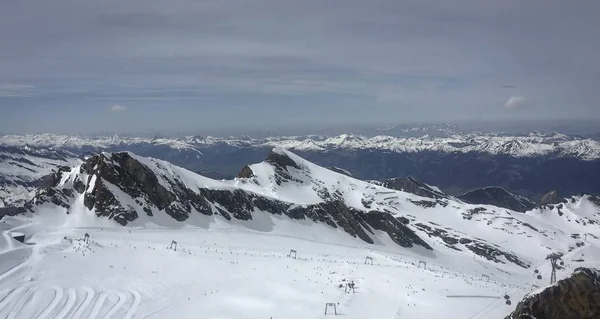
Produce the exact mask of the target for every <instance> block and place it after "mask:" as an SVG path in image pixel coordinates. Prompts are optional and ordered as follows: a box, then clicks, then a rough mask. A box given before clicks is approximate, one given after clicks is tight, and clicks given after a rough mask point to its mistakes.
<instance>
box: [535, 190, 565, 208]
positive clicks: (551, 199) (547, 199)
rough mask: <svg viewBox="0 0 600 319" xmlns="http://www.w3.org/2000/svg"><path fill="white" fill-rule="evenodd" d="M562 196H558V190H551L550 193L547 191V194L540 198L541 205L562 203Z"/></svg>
mask: <svg viewBox="0 0 600 319" xmlns="http://www.w3.org/2000/svg"><path fill="white" fill-rule="evenodd" d="M560 201H561V198H560V197H558V192H557V191H551V192H549V193H547V194H546V195H544V196H542V198H541V199H540V206H545V205H555V204H558V203H560Z"/></svg>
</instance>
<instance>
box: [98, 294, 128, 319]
mask: <svg viewBox="0 0 600 319" xmlns="http://www.w3.org/2000/svg"><path fill="white" fill-rule="evenodd" d="M116 294H117V296H118V297H119V300H118V301H117V303H116V304H115V305H114V306H113V307H112V308H110V310H109V311H108V312H107V313H106V314H105V315H104V317H102V319H110V318H111V317H112V316H113V315H114V314H115V313H116V312H117V310H119V309H120V308H121V307H123V305H125V301H127V296H125V294H123V293H120V292H117V293H116Z"/></svg>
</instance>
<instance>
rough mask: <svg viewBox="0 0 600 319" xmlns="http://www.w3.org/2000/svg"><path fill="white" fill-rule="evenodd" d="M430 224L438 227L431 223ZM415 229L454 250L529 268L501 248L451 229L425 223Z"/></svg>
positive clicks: (524, 262)
mask: <svg viewBox="0 0 600 319" xmlns="http://www.w3.org/2000/svg"><path fill="white" fill-rule="evenodd" d="M430 224H432V225H435V226H439V225H436V224H435V223H432V222H430ZM414 225H415V227H416V228H417V229H419V230H421V231H423V232H425V233H427V235H429V236H430V237H438V238H440V239H441V240H442V241H443V242H444V244H445V245H446V246H447V247H449V248H452V249H454V250H462V249H461V247H459V246H458V244H460V245H462V246H464V247H465V248H467V249H469V250H470V251H472V252H473V253H475V254H477V255H479V256H481V257H483V258H485V259H487V260H490V261H493V262H496V263H502V264H503V263H504V261H503V260H502V259H499V257H501V256H503V257H504V258H505V259H506V260H508V261H510V262H512V263H514V264H516V265H518V266H520V267H523V268H529V267H530V265H529V263H528V262H526V261H523V260H521V259H519V258H518V257H517V256H516V255H515V254H513V253H510V252H506V251H503V250H501V249H500V248H499V247H495V246H492V245H490V244H488V243H486V242H484V241H483V240H481V239H478V238H465V237H462V236H464V235H463V234H459V233H457V232H455V231H453V230H451V229H442V228H440V227H435V226H429V225H426V224H423V223H416V224H414Z"/></svg>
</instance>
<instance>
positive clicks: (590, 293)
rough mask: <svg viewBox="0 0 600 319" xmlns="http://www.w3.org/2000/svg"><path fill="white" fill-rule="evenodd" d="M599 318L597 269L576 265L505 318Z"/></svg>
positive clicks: (526, 299)
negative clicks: (568, 275) (563, 276)
mask: <svg viewBox="0 0 600 319" xmlns="http://www.w3.org/2000/svg"><path fill="white" fill-rule="evenodd" d="M531 318H535V319H597V318H600V271H598V270H597V269H590V268H577V269H575V271H574V272H573V274H572V275H571V277H569V278H567V279H564V280H561V281H559V282H558V283H556V284H555V285H553V286H550V287H548V288H546V289H545V290H543V291H542V292H540V293H537V294H534V295H530V296H527V297H525V299H523V301H521V302H520V303H519V304H518V305H517V308H516V309H515V311H514V312H513V313H511V314H510V315H509V316H507V317H506V319H531Z"/></svg>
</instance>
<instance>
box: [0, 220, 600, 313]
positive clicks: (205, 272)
mask: <svg viewBox="0 0 600 319" xmlns="http://www.w3.org/2000/svg"><path fill="white" fill-rule="evenodd" d="M69 218H74V217H73V216H69V217H66V219H69ZM206 218H207V219H208V218H209V217H206ZM209 222H210V225H211V226H210V227H209V228H198V227H184V228H180V229H172V228H161V227H132V228H124V227H120V226H115V225H114V224H113V225H110V224H108V225H106V226H107V227H70V228H64V227H58V226H57V227H52V226H50V227H49V226H48V225H47V224H46V225H39V224H36V221H35V220H34V219H31V218H28V217H24V216H18V217H10V218H8V217H7V218H5V219H4V220H3V221H2V222H0V225H1V226H2V229H3V230H2V237H1V238H2V239H1V240H2V241H1V242H0V249H1V253H0V261H1V262H0V273H2V275H0V287H1V290H0V300H1V301H0V317H1V318H199V317H200V318H302V319H305V318H326V317H330V316H331V317H334V315H333V314H328V315H325V314H324V310H325V304H326V303H335V304H336V308H337V309H336V310H337V312H338V314H342V315H343V318H394V319H395V318H428V317H440V318H503V317H504V316H505V315H506V314H507V313H509V312H510V311H511V310H512V309H513V308H512V307H514V304H513V306H507V305H505V304H504V300H503V299H496V298H499V297H500V298H501V297H502V296H503V295H504V294H505V293H509V294H510V296H511V299H512V300H513V301H514V302H516V301H518V300H520V299H521V298H522V297H523V296H524V295H525V294H526V293H527V292H529V291H531V290H533V289H537V286H541V285H545V284H546V281H547V278H544V279H543V281H538V280H537V279H535V278H534V277H533V272H532V269H527V270H525V269H522V270H519V269H518V267H513V268H510V269H511V270H510V271H507V270H506V269H502V268H499V267H498V268H497V267H495V266H493V265H490V264H487V263H485V262H482V261H480V260H478V259H475V258H468V257H461V256H460V255H451V254H445V253H440V252H436V253H435V254H431V253H429V252H426V251H424V250H423V251H419V250H402V249H399V248H398V246H397V245H395V244H393V243H392V242H391V241H390V242H387V243H382V244H381V245H377V246H374V245H369V244H366V243H363V242H361V241H360V240H356V239H354V238H351V237H349V236H347V234H345V233H343V232H341V231H339V232H337V231H332V230H331V229H328V227H327V226H323V225H318V224H312V225H308V224H307V225H298V224H297V223H296V222H292V221H288V220H283V219H282V220H275V221H274V222H275V224H276V226H275V227H274V229H273V231H271V232H259V231H253V230H250V229H249V228H247V227H244V226H241V225H233V226H232V225H230V224H225V223H221V222H219V221H218V220H214V221H207V223H209ZM15 231H19V232H22V233H25V234H26V235H27V240H26V243H27V244H21V243H19V242H16V241H15V240H13V239H12V238H10V236H9V232H15ZM86 233H87V234H89V235H90V238H89V243H87V244H86V243H85V239H84V236H85V234H86ZM173 240H174V241H176V242H177V244H178V245H177V248H176V250H175V249H171V247H170V245H171V243H172V241H173ZM586 243H587V245H585V246H583V247H582V248H578V249H577V250H575V251H572V252H571V253H569V254H568V255H567V258H566V260H567V266H568V267H569V268H570V269H571V270H572V268H574V267H576V266H583V265H584V264H589V265H592V266H593V265H594V264H595V263H596V264H597V262H598V260H599V259H600V258H599V257H600V250H598V248H597V245H598V241H597V240H595V239H587V240H586ZM291 249H293V250H296V251H297V258H294V256H293V255H292V256H291V257H290V256H289V254H290V250H291ZM583 255H585V258H586V260H587V261H586V262H585V263H575V262H572V260H573V259H579V258H581V256H583ZM366 257H371V258H372V260H373V265H371V264H370V262H369V264H365V259H366ZM419 261H424V262H426V266H424V265H419ZM539 269H540V270H541V272H542V273H543V274H548V269H546V268H545V267H540V268H539ZM569 272H570V270H567V271H564V272H561V273H560V275H565V276H566V275H567V274H568V273H569ZM482 275H485V276H482ZM487 277H489V280H488V278H487ZM351 280H353V281H354V282H355V283H356V289H355V293H346V292H345V291H344V285H345V283H346V282H349V281H351ZM449 296H450V297H449ZM455 296H472V297H467V298H464V297H463V298H461V297H459V298H456V297H455ZM486 306H487V307H486ZM482 309H483V311H482ZM478 312H479V315H477V313H478ZM449 314H451V316H449ZM473 315H475V316H474V317H472V316H473Z"/></svg>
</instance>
